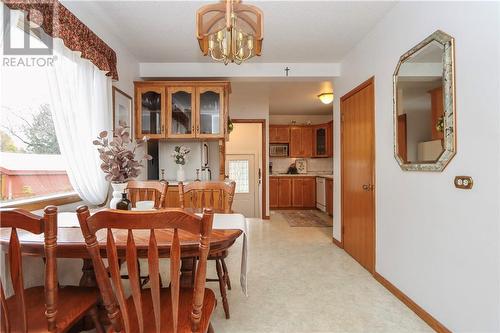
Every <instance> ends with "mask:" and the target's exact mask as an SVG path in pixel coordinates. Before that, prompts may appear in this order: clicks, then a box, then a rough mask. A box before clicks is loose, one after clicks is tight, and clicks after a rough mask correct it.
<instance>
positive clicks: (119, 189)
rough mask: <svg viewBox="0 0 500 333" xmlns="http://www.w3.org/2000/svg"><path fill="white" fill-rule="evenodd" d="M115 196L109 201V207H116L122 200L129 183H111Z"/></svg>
mask: <svg viewBox="0 0 500 333" xmlns="http://www.w3.org/2000/svg"><path fill="white" fill-rule="evenodd" d="M111 188H113V198H112V199H111V201H110V202H109V208H111V209H116V204H117V203H119V202H120V201H121V200H122V195H123V193H124V192H125V190H126V189H127V183H111Z"/></svg>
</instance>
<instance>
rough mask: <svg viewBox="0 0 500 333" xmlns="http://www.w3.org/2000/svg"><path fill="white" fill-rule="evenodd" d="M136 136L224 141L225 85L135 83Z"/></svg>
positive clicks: (225, 127) (199, 82) (226, 95)
mask: <svg viewBox="0 0 500 333" xmlns="http://www.w3.org/2000/svg"><path fill="white" fill-rule="evenodd" d="M135 91H136V101H141V102H142V104H139V103H136V120H135V122H136V128H137V131H136V135H137V137H142V136H143V135H146V136H147V137H148V138H151V139H198V138H199V139H224V138H226V137H227V134H228V133H227V119H228V105H229V93H230V84H229V82H227V81H138V82H135Z"/></svg>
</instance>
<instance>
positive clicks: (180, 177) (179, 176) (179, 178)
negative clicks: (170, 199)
mask: <svg viewBox="0 0 500 333" xmlns="http://www.w3.org/2000/svg"><path fill="white" fill-rule="evenodd" d="M177 165H178V166H179V168H178V169H177V181H178V182H183V181H185V180H186V173H185V172H184V168H183V167H182V164H177Z"/></svg>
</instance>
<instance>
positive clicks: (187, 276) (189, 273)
mask: <svg viewBox="0 0 500 333" xmlns="http://www.w3.org/2000/svg"><path fill="white" fill-rule="evenodd" d="M195 260H196V259H195V258H182V261H181V281H180V282H181V287H186V288H190V287H192V286H193V281H194V270H193V267H194V265H195Z"/></svg>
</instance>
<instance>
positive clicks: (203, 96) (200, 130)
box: [196, 87, 224, 138]
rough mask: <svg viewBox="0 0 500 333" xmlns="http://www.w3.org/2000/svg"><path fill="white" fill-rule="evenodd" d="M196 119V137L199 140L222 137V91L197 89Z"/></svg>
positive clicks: (209, 88)
mask: <svg viewBox="0 0 500 333" xmlns="http://www.w3.org/2000/svg"><path fill="white" fill-rule="evenodd" d="M196 96H197V98H196V105H197V109H198V113H197V115H198V118H197V124H196V136H197V137H199V138H211V137H221V136H223V135H224V122H223V121H224V110H223V105H224V90H223V89H222V88H220V87H199V88H197V91H196Z"/></svg>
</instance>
